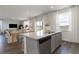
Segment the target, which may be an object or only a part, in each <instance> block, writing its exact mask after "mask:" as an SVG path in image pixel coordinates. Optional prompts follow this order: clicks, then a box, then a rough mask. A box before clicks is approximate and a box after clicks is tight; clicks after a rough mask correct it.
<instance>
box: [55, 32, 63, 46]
mask: <svg viewBox="0 0 79 59" xmlns="http://www.w3.org/2000/svg"><path fill="white" fill-rule="evenodd" d="M61 38H62V36H61V32H59V33H56V34H55V40H56V48H57V47H58V46H59V45H61V41H62V40H61Z"/></svg>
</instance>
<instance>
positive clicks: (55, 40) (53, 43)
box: [51, 32, 62, 52]
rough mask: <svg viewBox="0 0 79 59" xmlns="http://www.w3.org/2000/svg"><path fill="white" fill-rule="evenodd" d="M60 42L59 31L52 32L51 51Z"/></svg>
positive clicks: (60, 35)
mask: <svg viewBox="0 0 79 59" xmlns="http://www.w3.org/2000/svg"><path fill="white" fill-rule="evenodd" d="M61 44H62V34H61V32H58V33H55V34H53V35H52V38H51V52H53V51H54V50H55V49H56V48H57V47H58V46H59V45H61Z"/></svg>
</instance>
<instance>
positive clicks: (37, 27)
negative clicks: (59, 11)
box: [35, 20, 43, 31]
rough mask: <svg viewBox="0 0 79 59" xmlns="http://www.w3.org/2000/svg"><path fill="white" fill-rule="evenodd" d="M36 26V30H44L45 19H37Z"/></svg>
mask: <svg viewBox="0 0 79 59" xmlns="http://www.w3.org/2000/svg"><path fill="white" fill-rule="evenodd" d="M35 26H36V31H38V30H43V21H42V20H37V21H36V23H35Z"/></svg>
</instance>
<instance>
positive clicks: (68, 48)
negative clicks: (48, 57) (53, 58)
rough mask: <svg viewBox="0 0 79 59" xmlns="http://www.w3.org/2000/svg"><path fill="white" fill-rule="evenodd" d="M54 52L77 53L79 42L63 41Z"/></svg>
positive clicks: (78, 51) (78, 52)
mask: <svg viewBox="0 0 79 59" xmlns="http://www.w3.org/2000/svg"><path fill="white" fill-rule="evenodd" d="M54 54H79V44H77V43H70V42H64V43H63V44H62V45H61V47H60V48H59V49H57V50H56V51H55V53H54Z"/></svg>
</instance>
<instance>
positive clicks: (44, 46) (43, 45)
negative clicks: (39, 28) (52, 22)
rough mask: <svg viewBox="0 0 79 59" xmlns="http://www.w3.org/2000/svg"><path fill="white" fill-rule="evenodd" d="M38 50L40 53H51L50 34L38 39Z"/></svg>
mask: <svg viewBox="0 0 79 59" xmlns="http://www.w3.org/2000/svg"><path fill="white" fill-rule="evenodd" d="M39 52H40V54H50V53H51V36H47V37H45V38H42V39H40V40H39Z"/></svg>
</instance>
